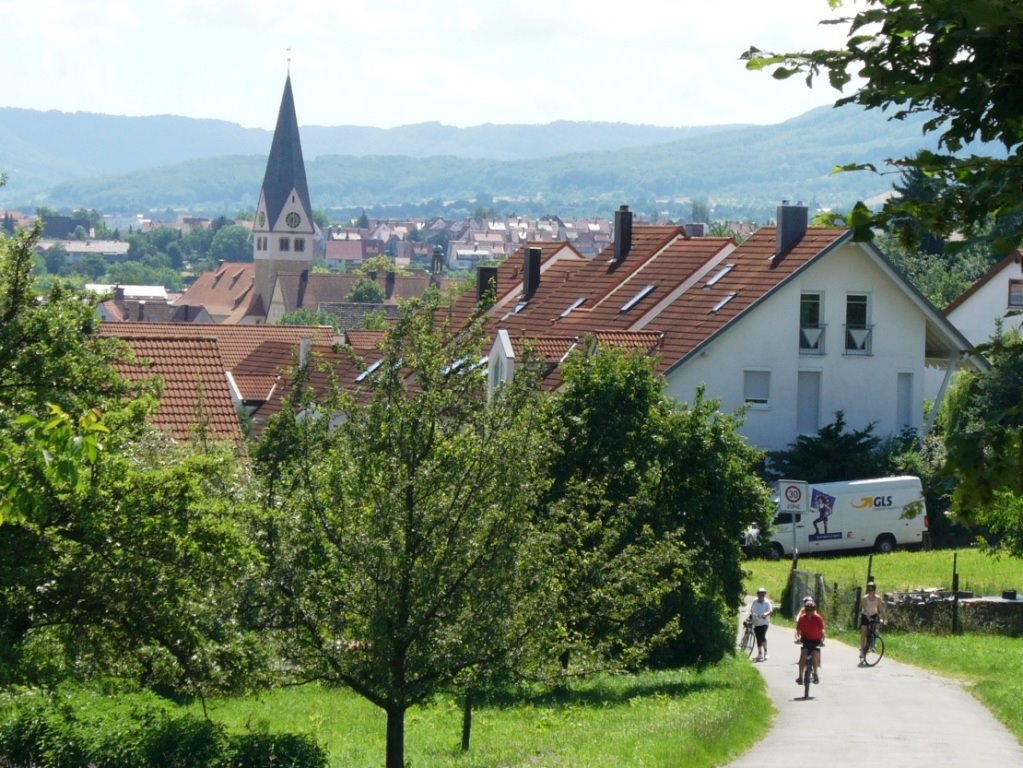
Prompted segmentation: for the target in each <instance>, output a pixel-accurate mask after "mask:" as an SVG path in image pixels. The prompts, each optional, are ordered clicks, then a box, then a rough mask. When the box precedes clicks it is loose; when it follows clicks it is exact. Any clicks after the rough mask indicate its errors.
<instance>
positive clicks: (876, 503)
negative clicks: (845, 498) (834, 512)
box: [852, 496, 892, 509]
mask: <svg viewBox="0 0 1023 768" xmlns="http://www.w3.org/2000/svg"><path fill="white" fill-rule="evenodd" d="M891 505H892V497H891V496H864V497H863V498H862V499H860V500H859V501H857V502H856V503H855V504H853V505H852V508H853V509H866V508H867V507H874V508H875V509H876V508H878V507H890V506H891Z"/></svg>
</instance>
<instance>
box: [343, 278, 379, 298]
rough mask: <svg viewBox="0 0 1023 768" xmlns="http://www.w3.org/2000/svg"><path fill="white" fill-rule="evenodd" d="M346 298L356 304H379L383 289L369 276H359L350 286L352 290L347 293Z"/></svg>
mask: <svg viewBox="0 0 1023 768" xmlns="http://www.w3.org/2000/svg"><path fill="white" fill-rule="evenodd" d="M348 300H349V301H352V302H355V303H356V304H380V303H381V302H382V301H383V300H384V289H383V288H381V287H380V284H379V283H377V281H376V280H373V279H371V278H369V277H361V278H359V281H358V282H357V283H356V284H355V285H353V286H352V292H351V293H349V294H348Z"/></svg>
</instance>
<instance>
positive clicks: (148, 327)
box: [100, 323, 334, 371]
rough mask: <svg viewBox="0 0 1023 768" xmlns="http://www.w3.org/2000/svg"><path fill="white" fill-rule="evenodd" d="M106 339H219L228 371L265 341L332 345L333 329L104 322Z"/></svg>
mask: <svg viewBox="0 0 1023 768" xmlns="http://www.w3.org/2000/svg"><path fill="white" fill-rule="evenodd" d="M100 333H101V334H102V335H104V336H116V337H119V338H126V337H127V336H129V335H130V336H157V337H166V338H176V339H194V338H212V339H216V341H217V343H218V345H219V347H220V354H221V356H222V357H223V360H224V367H225V370H227V371H233V370H234V369H235V367H236V366H237V365H238V363H240V362H241V361H242V360H244V359H245V358H246V357H248V356H249V355H250V354H252V353H253V352H254V351H255V350H256V349H257V348H258V347H259V345H260V344H262V343H263V342H264V341H282V342H287V343H289V344H291V345H292V346H295V345H297V344H298V343H299V341H301V339H303V338H309V339H311V340H312V342H313V343H314V344H329V343H330V342H331V341H332V339H333V335H334V331H333V329H332V328H330V327H328V326H323V325H223V324H220V323H130V324H129V323H124V324H122V323H101V324H100Z"/></svg>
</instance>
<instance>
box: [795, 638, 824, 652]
mask: <svg viewBox="0 0 1023 768" xmlns="http://www.w3.org/2000/svg"><path fill="white" fill-rule="evenodd" d="M822 642H824V641H823V640H800V643H802V645H803V647H804V648H805V649H806V650H808V651H816V650H817V649H818V648H820V647H821V643H822Z"/></svg>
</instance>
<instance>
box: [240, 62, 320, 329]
mask: <svg viewBox="0 0 1023 768" xmlns="http://www.w3.org/2000/svg"><path fill="white" fill-rule="evenodd" d="M252 234H253V249H254V250H253V261H255V265H256V285H255V288H256V292H257V293H258V294H259V295H260V296H261V297H262V300H263V308H264V310H265V311H266V310H269V308H270V302H271V299H272V296H271V293H272V291H273V290H274V285H275V284H276V282H277V275H278V274H279V273H301V272H302V271H306V270H309V269H311V268H312V262H313V255H314V247H315V243H314V237H315V234H316V228H315V224H314V223H313V220H312V204H311V203H310V201H309V186H308V184H307V183H306V176H305V162H304V161H303V159H302V142H301V140H300V138H299V133H298V118H297V117H296V115H295V97H294V95H293V94H292V91H291V73H290V71H289V73H288V76H287V79H286V80H285V82H284V95H283V96H282V97H281V108H280V111H279V112H278V114H277V126H276V128H274V136H273V142H272V143H271V145H270V155H269V157H268V158H267V162H266V173H265V174H264V175H263V187H262V189H261V191H260V195H259V205H258V206H257V207H256V222H255V225H254V226H253V229H252ZM274 319H275V318H272V317H269V316H268V317H267V321H268V322H272V321H273V320H274Z"/></svg>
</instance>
